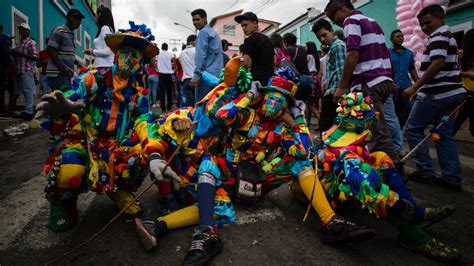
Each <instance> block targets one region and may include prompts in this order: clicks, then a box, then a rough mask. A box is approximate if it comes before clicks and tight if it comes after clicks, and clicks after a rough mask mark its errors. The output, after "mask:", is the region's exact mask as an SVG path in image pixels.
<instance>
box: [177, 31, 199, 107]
mask: <svg viewBox="0 0 474 266" xmlns="http://www.w3.org/2000/svg"><path fill="white" fill-rule="evenodd" d="M196 39H197V36H196V35H194V34H192V35H189V36H188V39H187V40H186V44H187V45H186V48H184V50H183V51H181V53H180V54H179V63H180V64H181V68H182V69H183V78H182V80H181V81H182V82H183V90H184V95H185V98H186V102H185V103H184V104H185V106H194V104H195V103H196V92H195V88H196V86H191V85H190V84H189V82H190V81H191V79H192V78H193V75H194V68H195V66H196V65H195V63H194V58H195V56H196V47H194V46H195V43H196Z"/></svg>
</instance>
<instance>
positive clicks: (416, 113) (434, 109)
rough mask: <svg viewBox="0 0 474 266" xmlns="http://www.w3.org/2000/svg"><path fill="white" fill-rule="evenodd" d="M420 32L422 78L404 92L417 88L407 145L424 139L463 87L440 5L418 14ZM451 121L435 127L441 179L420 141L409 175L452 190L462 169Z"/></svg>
mask: <svg viewBox="0 0 474 266" xmlns="http://www.w3.org/2000/svg"><path fill="white" fill-rule="evenodd" d="M417 18H418V21H419V22H420V26H421V29H422V31H423V32H424V33H425V34H427V35H429V39H428V43H427V47H426V50H425V52H424V53H423V58H422V61H421V66H420V72H421V78H420V79H419V80H418V81H417V82H415V84H413V85H412V86H411V87H410V88H408V89H406V90H405V91H404V92H403V95H404V96H405V97H411V96H412V95H413V94H415V93H416V92H417V91H418V89H419V92H418V94H417V95H416V99H415V103H414V104H413V108H412V110H411V112H410V115H409V117H408V120H407V124H406V132H407V136H408V143H409V144H410V148H413V147H415V146H416V145H417V144H418V143H419V142H420V141H421V140H422V139H423V138H424V130H425V129H426V128H427V127H428V125H429V124H430V123H433V124H435V125H436V124H438V123H439V122H440V121H441V120H442V119H443V117H444V116H446V115H448V114H449V113H450V112H451V111H452V110H453V109H454V108H456V106H457V105H458V104H459V103H460V102H461V101H462V100H463V98H464V96H465V93H466V90H465V89H464V88H463V87H462V85H461V79H460V77H459V66H458V56H457V50H458V49H457V45H456V40H455V39H454V37H453V35H452V34H451V32H450V31H449V27H448V26H447V25H444V10H443V9H442V8H441V6H439V5H430V6H427V7H425V8H423V9H422V10H421V11H420V13H419V14H418V16H417ZM453 120H454V119H451V120H449V121H448V122H447V124H446V125H445V126H442V127H441V128H439V129H438V131H437V132H436V133H439V136H440V138H439V139H438V140H437V141H435V144H436V151H437V153H438V160H439V163H440V167H441V174H442V178H439V179H436V178H435V170H434V166H433V163H432V161H431V157H430V155H429V153H428V145H427V144H426V143H425V144H423V145H422V146H421V147H420V149H418V150H417V151H416V152H415V153H414V155H413V161H414V162H415V165H416V167H417V172H416V173H414V174H412V175H409V177H410V178H411V179H413V180H415V181H421V182H427V183H431V182H434V183H436V184H439V185H442V186H443V187H445V188H449V189H451V190H454V191H461V190H462V189H461V181H462V178H461V168H460V162H459V153H458V148H457V144H456V141H455V140H454V132H453Z"/></svg>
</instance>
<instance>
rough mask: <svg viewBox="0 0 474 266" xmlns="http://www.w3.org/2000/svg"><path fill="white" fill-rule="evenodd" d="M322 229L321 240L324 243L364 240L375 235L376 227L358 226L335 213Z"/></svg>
mask: <svg viewBox="0 0 474 266" xmlns="http://www.w3.org/2000/svg"><path fill="white" fill-rule="evenodd" d="M321 229H322V230H321V241H322V242H323V243H337V242H344V241H363V240H368V239H370V238H372V237H374V236H375V230H374V229H372V228H370V227H368V226H358V225H356V224H355V223H352V222H349V221H346V220H345V219H344V217H342V216H339V215H335V216H334V217H333V218H332V219H331V221H329V222H328V223H327V224H326V225H325V226H323V227H322V228H321Z"/></svg>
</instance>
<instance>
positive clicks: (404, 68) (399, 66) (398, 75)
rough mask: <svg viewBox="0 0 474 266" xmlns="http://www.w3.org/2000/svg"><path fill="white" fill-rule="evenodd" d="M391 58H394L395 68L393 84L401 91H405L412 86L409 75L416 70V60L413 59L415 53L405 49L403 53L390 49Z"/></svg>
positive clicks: (393, 65) (393, 64)
mask: <svg viewBox="0 0 474 266" xmlns="http://www.w3.org/2000/svg"><path fill="white" fill-rule="evenodd" d="M390 57H391V58H392V67H393V82H395V85H397V88H398V89H399V90H404V89H406V88H408V87H410V86H411V80H410V77H408V73H409V71H410V70H412V69H415V60H414V59H413V52H412V51H410V50H408V49H407V48H405V47H403V51H402V52H401V53H399V52H397V51H395V49H394V48H391V49H390Z"/></svg>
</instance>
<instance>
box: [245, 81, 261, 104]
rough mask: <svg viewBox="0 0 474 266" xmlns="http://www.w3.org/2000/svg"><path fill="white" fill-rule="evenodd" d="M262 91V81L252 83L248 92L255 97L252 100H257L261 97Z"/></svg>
mask: <svg viewBox="0 0 474 266" xmlns="http://www.w3.org/2000/svg"><path fill="white" fill-rule="evenodd" d="M260 89H262V84H261V83H260V81H252V84H251V85H250V89H249V91H248V92H250V93H251V94H252V95H253V97H252V99H253V100H254V99H257V98H258V97H259V96H260V91H259V90H260Z"/></svg>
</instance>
